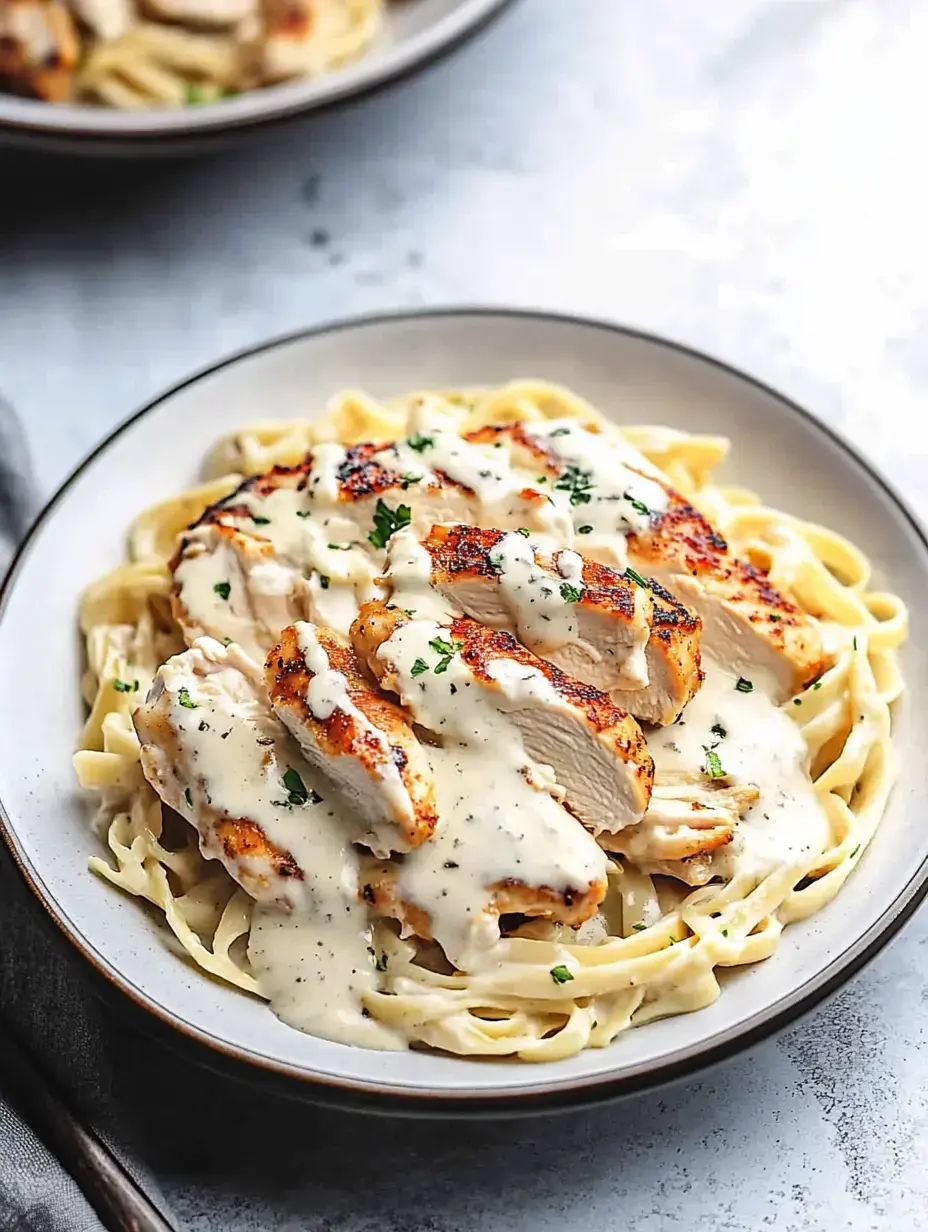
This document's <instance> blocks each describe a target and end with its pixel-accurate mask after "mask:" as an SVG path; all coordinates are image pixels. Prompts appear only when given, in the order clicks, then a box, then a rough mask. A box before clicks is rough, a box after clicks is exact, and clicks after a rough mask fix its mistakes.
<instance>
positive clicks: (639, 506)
mask: <svg viewBox="0 0 928 1232" xmlns="http://www.w3.org/2000/svg"><path fill="white" fill-rule="evenodd" d="M624 496H625V499H626V500H627V501H628V503H629V504H630V505H631V507H632V508H633V509H634V511H635V513H640V514H641V515H642V517H650V516H651V510H650V509H649V508H648V506H647V505H646V504H645V503H644V501H640V500H638V498H637V497H635V496H632V495H631V494H630V493H629V492H626V493H624Z"/></svg>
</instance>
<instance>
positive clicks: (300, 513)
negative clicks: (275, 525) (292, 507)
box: [296, 509, 313, 518]
mask: <svg viewBox="0 0 928 1232" xmlns="http://www.w3.org/2000/svg"><path fill="white" fill-rule="evenodd" d="M296 516H297V517H298V518H311V517H312V516H313V511H312V510H311V509H298V510H297V511H296Z"/></svg>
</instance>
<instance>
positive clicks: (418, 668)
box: [410, 659, 429, 676]
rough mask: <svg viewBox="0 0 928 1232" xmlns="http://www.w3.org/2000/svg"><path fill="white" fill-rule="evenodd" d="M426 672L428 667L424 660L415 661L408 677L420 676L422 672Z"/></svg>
mask: <svg viewBox="0 0 928 1232" xmlns="http://www.w3.org/2000/svg"><path fill="white" fill-rule="evenodd" d="M428 670H429V665H428V664H427V663H426V661H425V659H416V661H415V663H414V664H413V665H412V670H411V671H410V675H411V676H421V675H422V673H423V672H427V671H428Z"/></svg>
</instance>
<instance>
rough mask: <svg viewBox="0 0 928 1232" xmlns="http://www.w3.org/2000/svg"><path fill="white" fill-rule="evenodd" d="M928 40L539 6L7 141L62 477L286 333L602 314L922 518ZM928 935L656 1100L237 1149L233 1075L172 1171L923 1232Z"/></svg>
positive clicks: (13, 373) (212, 1221) (23, 283)
mask: <svg viewBox="0 0 928 1232" xmlns="http://www.w3.org/2000/svg"><path fill="white" fill-rule="evenodd" d="M926 50H928V9H926V7H925V6H924V5H919V4H917V3H915V2H914V0H913V2H912V3H907V2H906V0H859V2H854V0H848V2H847V3H836V2H831V3H829V2H827V0H768V2H763V0H713V3H706V4H703V3H695V2H686V0H683V2H681V0H676V2H674V0H649V2H648V3H646V4H642V3H640V2H638V0H569V2H567V3H565V0H523V2H522V3H521V4H517V5H516V6H515V7H513V8H512V9H511V10H510V11H509V12H508V13H507V14H506V15H505V16H504V17H503V18H502V20H500V21H499V23H498V24H496V25H495V26H494V27H493V28H492V29H491V30H489V31H488V32H487V33H486V35H485V36H483V37H481V38H480V39H479V40H478V41H477V42H476V43H475V44H473V45H471V46H469V47H468V48H466V49H465V50H463V51H462V52H460V53H459V54H458V55H457V56H456V57H455V58H454V59H452V60H451V61H449V62H447V63H445V64H443V65H441V66H439V67H437V68H434V69H432V70H430V71H429V72H428V73H427V74H425V75H424V76H423V77H421V78H419V79H416V80H413V81H410V82H408V83H406V84H404V85H402V86H400V87H398V88H396V89H394V90H393V91H392V92H390V93H388V94H386V95H384V96H382V97H379V98H374V99H371V100H368V101H366V102H364V103H362V104H359V105H356V106H352V107H350V108H349V109H346V110H344V111H342V112H339V113H337V114H333V115H329V116H325V117H321V118H318V119H315V120H310V121H309V122H306V123H302V124H301V125H300V126H299V127H297V128H295V129H293V130H291V131H289V132H287V133H285V134H281V135H278V136H271V137H269V138H268V139H267V140H266V142H265V143H264V144H263V145H261V146H259V147H251V148H250V149H246V150H245V151H242V152H239V153H236V154H233V155H231V156H224V157H221V158H218V159H215V160H210V161H202V162H194V163H184V164H179V165H167V166H166V165H150V166H143V167H132V166H125V167H122V166H109V167H105V168H102V169H100V168H91V167H89V166H83V167H80V168H78V169H76V170H75V169H73V168H71V169H67V168H64V167H59V168H57V169H56V170H55V171H54V172H53V173H52V174H51V176H50V175H49V174H48V172H47V169H46V168H43V167H41V165H37V164H34V163H32V162H29V161H27V160H19V159H17V160H13V159H10V158H7V159H4V157H3V156H2V155H0V307H2V316H0V320H2V327H0V389H2V390H3V392H4V393H5V394H6V395H7V397H8V398H9V399H10V400H11V401H13V402H14V404H15V405H16V406H17V407H18V408H19V410H20V412H21V414H22V415H23V417H24V418H25V419H26V420H27V426H28V430H29V434H30V437H31V440H32V443H33V445H34V448H35V451H36V455H37V459H38V467H39V472H40V479H41V482H42V484H43V486H44V487H45V488H46V489H48V488H50V487H51V486H52V485H53V484H54V483H56V482H57V481H58V480H59V479H60V478H61V477H62V476H63V475H64V473H65V472H66V471H67V470H68V469H69V468H70V467H71V466H72V465H73V464H74V463H75V462H76V461H77V460H78V458H79V457H80V455H81V454H83V453H84V452H86V450H87V449H88V448H89V447H90V446H91V445H92V444H93V443H94V442H95V441H96V440H97V439H98V438H99V437H100V436H101V435H102V434H104V433H105V432H106V431H108V430H109V429H110V428H111V427H112V426H113V425H114V424H115V423H116V422H117V421H118V420H119V419H120V418H121V417H123V416H124V415H126V414H127V413H128V412H130V411H131V410H133V409H134V408H135V407H136V406H137V405H139V404H140V403H141V402H143V401H145V400H146V399H148V398H149V397H150V396H151V395H152V394H154V393H156V392H157V391H158V390H159V389H160V388H161V387H163V386H165V385H166V384H168V383H171V382H173V381H175V380H176V379H179V378H180V377H182V376H184V375H185V374H186V373H187V372H188V371H189V370H191V369H193V368H195V367H197V366H200V365H203V364H206V363H209V362H210V361H212V360H213V359H214V358H215V357H216V356H217V355H219V354H221V353H223V352H228V351H230V350H233V349H235V348H238V347H242V346H246V345H248V344H250V343H253V342H256V341H258V340H260V339H262V338H264V337H265V336H267V335H270V334H274V333H278V332H283V331H287V330H291V329H295V328H298V327H300V326H302V325H304V324H306V323H311V322H317V321H320V320H324V319H326V318H329V317H332V316H338V315H344V314H350V313H355V312H365V311H370V310H374V309H379V308H383V307H396V306H407V305H415V306H419V305H426V304H432V303H444V302H454V301H470V302H476V301H490V302H516V303H521V304H527V305H537V306H546V307H554V308H560V309H575V310H578V311H590V312H593V313H597V314H602V315H607V316H610V317H613V318H616V319H618V320H621V321H624V322H627V323H629V324H632V325H636V326H640V327H644V328H647V329H652V330H656V331H659V332H662V333H666V334H668V335H671V336H673V337H676V338H679V339H681V340H683V341H686V342H689V343H691V344H694V345H696V346H698V347H702V348H704V349H706V350H708V351H710V352H713V353H715V354H717V355H719V356H720V357H722V358H724V359H727V360H729V361H731V362H733V363H735V364H738V365H740V366H742V367H744V368H746V369H747V370H748V371H750V372H752V373H753V374H755V375H757V376H758V377H760V378H762V379H765V380H767V381H769V382H770V383H772V384H774V385H776V386H778V387H780V388H782V389H783V390H784V391H785V392H787V393H788V394H790V395H792V396H794V397H795V398H797V399H798V400H800V401H802V402H804V403H805V404H806V405H808V406H809V407H811V408H812V409H813V410H815V411H817V412H818V413H819V414H820V415H822V416H824V417H825V418H827V419H828V420H829V421H830V422H832V423H834V424H836V425H838V426H839V427H841V428H842V429H843V430H844V431H845V432H846V433H848V434H849V435H850V436H851V437H852V438H853V439H854V440H856V441H857V443H858V444H863V445H864V447H865V449H866V452H867V453H868V455H869V456H870V457H871V458H873V459H874V460H875V461H877V462H878V463H879V464H881V465H882V466H883V467H885V468H886V469H891V470H892V472H893V474H894V476H895V478H896V481H897V483H898V484H899V486H900V487H901V488H902V490H903V491H904V492H905V494H906V495H907V496H908V497H909V499H910V500H911V501H912V502H913V503H914V504H915V506H916V507H917V508H918V509H920V510H921V512H922V513H926V512H928V482H926V481H925V480H924V479H923V478H922V474H923V471H924V467H925V460H926V456H928V428H926V426H925V423H926V420H925V417H924V415H922V414H921V413H920V412H921V406H922V400H923V398H924V395H925V392H926V385H928V381H926V377H928V370H926V359H925V356H924V353H923V351H922V347H921V346H920V343H921V342H922V341H923V339H924V330H925V326H926V312H928V245H926V243H925V241H924V232H925V219H926V218H928V177H926V176H925V175H924V174H923V173H921V172H920V171H919V168H918V164H919V163H920V162H921V161H923V152H922V151H923V146H924V138H923V123H924V121H923V117H924V115H925V114H926V110H928V76H926V74H925V72H924V64H925V60H926ZM256 410H259V411H261V412H264V413H272V411H273V408H270V407H267V408H256ZM926 942H928V916H926V914H925V913H924V912H922V913H921V914H920V915H919V916H918V917H916V920H915V922H914V923H913V924H912V925H910V926H909V927H908V928H907V929H906V930H905V932H904V933H903V935H902V937H901V939H899V940H898V941H897V942H896V943H895V944H894V945H893V946H892V947H891V948H890V949H889V950H888V951H887V952H885V953H884V954H883V955H882V956H881V957H880V958H879V959H878V960H877V961H876V962H875V963H874V964H873V965H872V967H871V968H870V969H868V971H867V972H866V973H865V974H864V975H863V976H861V977H860V978H858V979H857V980H856V981H855V982H854V983H853V984H852V985H851V986H850V987H849V988H848V989H846V990H845V991H844V992H843V993H842V994H841V995H840V996H839V997H838V998H837V999H836V1000H834V1001H833V1002H832V1003H831V1004H830V1005H829V1006H828V1007H827V1008H826V1009H824V1010H822V1011H820V1012H818V1013H816V1014H815V1015H814V1016H813V1017H812V1018H810V1019H809V1020H808V1021H805V1022H803V1023H801V1024H800V1025H798V1026H796V1027H794V1028H793V1029H792V1030H791V1031H789V1032H788V1033H786V1034H785V1035H784V1036H782V1037H781V1038H780V1039H778V1040H776V1041H772V1042H768V1043H767V1044H765V1045H763V1046H761V1047H759V1048H757V1049H756V1050H755V1051H754V1052H753V1053H752V1054H751V1055H750V1056H748V1057H745V1058H740V1059H738V1060H735V1061H733V1062H731V1063H729V1064H728V1065H726V1066H723V1067H722V1068H720V1069H718V1070H716V1071H714V1072H712V1073H711V1074H709V1075H707V1076H705V1077H704V1078H703V1079H702V1080H700V1081H698V1082H693V1083H691V1084H689V1085H687V1086H684V1087H679V1088H674V1089H673V1090H671V1091H669V1092H667V1093H665V1094H663V1095H652V1096H648V1097H646V1098H642V1099H639V1100H635V1101H632V1102H629V1103H626V1104H624V1105H622V1106H619V1107H616V1108H613V1109H603V1110H599V1111H597V1112H595V1113H591V1114H588V1115H583V1116H570V1117H565V1118H555V1119H549V1120H546V1121H544V1122H538V1123H527V1124H522V1125H509V1126H501V1125H496V1126H493V1125H491V1126H477V1125H472V1126H465V1127H447V1128H440V1127H434V1126H432V1127H415V1126H401V1127H395V1126H391V1127H390V1129H389V1130H388V1131H387V1132H384V1130H383V1129H380V1128H378V1126H376V1125H375V1124H372V1123H371V1122H366V1123H364V1124H363V1125H359V1122H358V1121H357V1120H355V1119H354V1118H348V1117H345V1118H341V1117H337V1116H332V1115H331V1114H326V1115H319V1114H317V1113H312V1112H308V1111H306V1110H302V1109H295V1108H291V1107H290V1106H289V1105H280V1106H276V1105H275V1108H276V1111H275V1112H272V1113H269V1111H268V1109H269V1105H268V1102H267V1101H264V1102H263V1103H262V1109H261V1112H262V1116H263V1117H265V1118H268V1119H266V1120H265V1121H264V1122H263V1123H262V1124H261V1125H259V1126H258V1127H257V1132H256V1131H255V1126H252V1135H251V1136H249V1137H247V1138H244V1139H243V1138H242V1137H241V1135H239V1134H237V1133H235V1132H231V1133H230V1132H229V1131H228V1128H227V1127H228V1125H229V1123H230V1120H231V1119H232V1118H233V1117H237V1118H243V1120H244V1123H245V1124H247V1123H248V1121H249V1120H250V1119H251V1117H250V1112H249V1110H250V1108H251V1107H252V1105H251V1104H250V1102H249V1097H248V1096H247V1094H245V1093H243V1092H239V1091H237V1090H236V1091H234V1092H230V1093H228V1094H227V1095H225V1096H223V1099H224V1100H225V1101H226V1102H224V1103H222V1104H217V1105H216V1107H213V1108H202V1109H200V1108H198V1109H197V1110H196V1111H195V1112H194V1113H193V1117H194V1118H196V1120H195V1121H194V1122H192V1123H191V1124H190V1125H189V1126H188V1128H187V1129H183V1128H181V1129H177V1130H176V1131H175V1132H176V1135H177V1138H176V1142H177V1145H176V1148H174V1149H172V1140H171V1135H170V1134H169V1133H166V1135H165V1138H164V1139H163V1140H162V1141H161V1142H160V1144H159V1149H158V1151H157V1152H155V1154H154V1155H152V1156H151V1157H150V1158H149V1161H148V1163H149V1165H150V1167H151V1168H152V1170H153V1171H154V1172H155V1174H156V1176H157V1180H158V1183H159V1185H160V1189H161V1193H162V1195H163V1197H164V1198H165V1199H166V1201H167V1203H168V1204H169V1206H170V1207H171V1209H172V1210H173V1212H174V1213H175V1215H176V1216H177V1218H178V1220H179V1221H180V1222H181V1223H182V1224H183V1226H184V1227H189V1228H193V1229H197V1230H200V1229H204V1230H205V1229H211V1230H216V1232H218V1230H219V1229H223V1230H226V1229H228V1230H229V1232H237V1230H238V1229H271V1228H273V1229H277V1228H288V1229H290V1228H292V1229H297V1228H300V1229H309V1230H311V1232H323V1230H325V1232H342V1230H343V1232H484V1230H486V1232H546V1230H547V1229H551V1230H552V1232H553V1230H554V1229H558V1232H564V1230H567V1229H569V1230H571V1232H572V1230H573V1229H576V1230H577V1232H580V1229H584V1230H586V1229H591V1228H606V1229H612V1228H615V1229H619V1228H622V1229H626V1230H628V1232H669V1229H676V1228H678V1227H679V1228H689V1229H705V1230H706V1232H729V1230H740V1229H755V1228H758V1229H760V1228H775V1229H783V1230H784V1232H793V1230H803V1229H825V1230H828V1232H830V1230H832V1229H843V1228H848V1229H853V1230H855V1232H857V1230H859V1232H863V1230H864V1229H881V1230H882V1229H887V1230H888V1229H894V1230H895V1229H905V1230H908V1229H921V1228H928V1167H926V1161H928V1094H926V1091H928V1055H926V1052H925V1024H926V1022H928V1008H926V1001H928V949H926ZM117 1094H118V1092H117ZM176 1106H177V1109H178V1111H179V1112H181V1117H180V1119H181V1120H183V1119H184V1116H183V1113H182V1110H183V1107H184V1100H183V1095H182V1094H180V1093H179V1094H178V1095H177V1101H176ZM166 1124H167V1121H166ZM349 1156H351V1157H353V1166H354V1168H355V1169H356V1180H355V1181H353V1182H351V1183H347V1182H342V1181H337V1180H336V1179H335V1175H336V1174H335V1169H336V1165H337V1164H338V1163H339V1162H344V1161H345V1160H346V1158H348V1157H349Z"/></svg>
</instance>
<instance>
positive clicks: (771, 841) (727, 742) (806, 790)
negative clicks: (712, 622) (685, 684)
mask: <svg viewBox="0 0 928 1232" xmlns="http://www.w3.org/2000/svg"><path fill="white" fill-rule="evenodd" d="M703 667H704V669H705V672H706V679H705V681H704V683H703V686H702V688H701V689H700V691H699V692H698V693H697V694H696V696H695V697H694V698H693V699H692V700H691V701H690V702H689V704H688V705H687V707H686V709H685V710H684V711H683V716H682V719H681V720H679V721H678V722H676V723H674V724H673V725H672V726H670V727H665V728H660V729H659V730H656V731H654V732H652V733H651V734H650V735H649V737H648V747H649V749H650V751H651V755H652V757H653V758H654V764H655V769H656V772H657V777H658V779H660V778H661V776H663V775H665V774H674V773H681V772H693V771H699V770H701V769H702V768H703V767H705V766H706V749H712V751H713V752H714V753H715V754H716V756H717V757H718V758H719V762H720V764H721V768H722V769H723V770H724V771H725V772H726V773H727V775H728V778H727V779H726V782H731V783H733V784H736V785H753V786H755V787H757V788H758V789H759V791H760V798H759V799H758V800H757V802H756V803H755V804H753V805H751V807H750V809H749V811H748V812H747V814H746V816H745V817H744V818H743V819H742V820H741V821H740V822H739V823H738V825H737V826H736V828H735V837H734V839H733V841H732V842H731V843H729V844H728V845H727V846H726V847H723V848H721V849H720V850H719V851H717V852H716V853H715V855H714V856H713V857H712V870H713V874H714V875H717V876H721V877H723V878H725V879H726V880H727V879H729V878H731V877H733V876H734V875H735V874H736V873H747V874H750V875H751V876H753V877H756V878H757V879H758V880H759V879H760V878H761V877H764V876H767V875H768V874H769V873H771V872H773V871H774V870H775V869H777V868H780V867H783V866H793V865H795V866H797V867H801V866H807V865H808V864H810V863H811V861H812V859H814V857H815V856H816V855H818V854H819V853H820V852H821V851H822V850H823V849H824V848H825V846H826V844H827V842H828V840H829V826H828V819H827V817H826V815H825V812H824V810H823V808H822V806H821V804H820V803H819V800H818V798H817V796H816V794H815V789H814V787H813V785H812V780H811V778H810V776H809V765H808V762H809V758H808V751H807V749H806V745H805V741H804V740H803V738H802V733H801V732H800V730H799V728H798V727H797V726H796V724H795V723H794V722H793V720H792V719H791V718H790V716H789V714H788V713H787V712H786V711H785V710H784V709H782V708H781V707H779V706H777V705H776V704H775V703H774V702H773V701H771V699H770V697H769V696H767V694H766V693H764V692H763V691H762V690H761V689H760V688H758V687H757V686H755V688H754V689H753V690H752V691H751V692H749V693H748V692H739V691H738V689H737V687H736V685H737V681H738V677H737V675H734V674H732V673H731V672H729V671H728V670H727V669H726V668H724V667H721V666H719V665H718V664H717V663H714V662H711V661H707V660H705V659H704V660H703ZM713 727H716V728H717V729H721V731H722V732H724V735H720V734H719V731H718V730H716V731H713V730H712V729H713Z"/></svg>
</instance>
